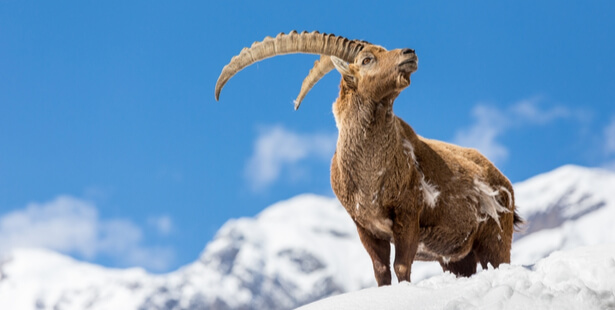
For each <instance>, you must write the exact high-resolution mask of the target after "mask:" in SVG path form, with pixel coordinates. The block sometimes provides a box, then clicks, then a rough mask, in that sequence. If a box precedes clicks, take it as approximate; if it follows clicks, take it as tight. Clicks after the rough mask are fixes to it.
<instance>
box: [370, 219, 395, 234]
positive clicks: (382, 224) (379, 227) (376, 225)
mask: <svg viewBox="0 0 615 310" xmlns="http://www.w3.org/2000/svg"><path fill="white" fill-rule="evenodd" d="M370 224H371V226H372V231H373V230H375V231H379V232H383V233H385V234H386V235H388V236H393V221H391V219H384V220H383V219H379V220H374V221H371V223H370Z"/></svg>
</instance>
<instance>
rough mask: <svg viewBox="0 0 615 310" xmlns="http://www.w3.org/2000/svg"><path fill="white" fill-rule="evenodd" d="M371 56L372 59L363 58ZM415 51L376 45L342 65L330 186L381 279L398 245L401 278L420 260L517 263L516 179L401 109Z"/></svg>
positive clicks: (459, 264)
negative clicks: (423, 131)
mask: <svg viewBox="0 0 615 310" xmlns="http://www.w3.org/2000/svg"><path fill="white" fill-rule="evenodd" d="M366 57H367V58H371V62H369V63H368V64H363V60H364V59H365V58H366ZM412 59H416V54H414V51H411V50H408V49H406V50H399V49H398V50H392V51H387V50H385V49H384V48H381V47H378V46H374V45H370V46H368V47H366V48H365V49H364V50H363V51H361V53H359V55H358V56H357V57H356V58H355V62H354V63H352V64H349V65H348V66H347V67H344V66H339V64H336V67H337V68H338V71H340V72H341V73H342V82H341V86H340V95H339V98H338V99H337V100H336V102H335V103H334V105H333V112H334V115H335V120H336V123H337V127H338V129H339V137H338V141H337V149H336V152H335V155H334V156H333V160H332V165H331V184H332V187H333V190H334V192H335V194H336V196H337V197H338V199H339V200H340V202H341V204H342V205H343V206H344V207H345V208H346V210H347V211H348V213H349V214H350V216H351V217H352V219H353V220H354V222H355V223H356V225H357V230H358V232H359V236H360V238H361V242H362V243H363V245H364V246H365V249H366V250H367V252H368V254H369V255H370V257H371V259H372V262H373V267H374V274H375V277H376V281H377V282H378V285H379V286H380V285H387V284H390V283H391V270H390V262H389V255H390V243H393V244H394V246H395V261H394V271H395V273H396V275H397V278H398V279H399V281H410V273H411V265H412V262H413V261H414V260H430V261H431V260H433V261H438V262H440V264H441V265H442V268H443V270H445V271H451V272H453V273H454V274H456V275H458V276H470V275H472V274H474V273H475V272H476V265H477V263H480V264H481V265H482V266H483V267H484V268H485V267H487V264H491V265H493V266H494V267H498V266H499V265H500V264H501V263H509V262H510V247H511V242H512V234H513V230H514V228H513V226H514V224H515V223H518V222H519V221H520V219H519V218H518V216H516V213H515V211H514V205H515V204H514V194H513V188H512V186H511V183H510V182H509V180H508V179H507V178H506V177H505V176H504V175H502V173H501V172H500V171H499V170H498V169H497V168H496V167H495V166H494V165H493V164H492V163H491V162H489V160H487V159H486V158H485V157H484V156H482V155H481V154H480V153H479V152H477V151H476V150H474V149H468V148H463V147H459V146H456V145H452V144H448V143H445V142H441V141H436V140H430V139H426V138H423V137H420V136H418V135H417V134H416V133H415V132H414V130H413V129H412V128H411V127H410V126H409V125H408V124H406V123H405V122H404V121H403V120H401V119H400V118H398V117H396V116H395V115H394V114H393V102H394V100H395V98H396V97H397V96H398V95H399V93H400V92H401V91H402V90H403V89H404V88H406V87H407V86H408V85H410V74H411V73H412V72H414V71H415V70H416V63H414V64H413V63H410V64H407V62H408V61H409V60H412ZM417 60H418V59H417ZM402 63H406V64H402ZM438 193H439V194H438Z"/></svg>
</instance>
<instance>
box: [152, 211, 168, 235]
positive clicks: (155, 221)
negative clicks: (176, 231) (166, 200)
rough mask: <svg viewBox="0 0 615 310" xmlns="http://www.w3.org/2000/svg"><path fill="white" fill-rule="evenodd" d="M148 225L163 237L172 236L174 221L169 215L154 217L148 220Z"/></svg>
mask: <svg viewBox="0 0 615 310" xmlns="http://www.w3.org/2000/svg"><path fill="white" fill-rule="evenodd" d="M147 223H148V224H149V225H150V226H152V227H154V229H156V231H157V232H158V233H159V234H161V235H163V236H166V235H168V234H170V233H171V231H172V230H173V220H171V217H170V216H168V215H161V216H152V217H150V218H148V219H147Z"/></svg>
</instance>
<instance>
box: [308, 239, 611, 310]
mask: <svg viewBox="0 0 615 310" xmlns="http://www.w3.org/2000/svg"><path fill="white" fill-rule="evenodd" d="M613 274H615V245H602V246H593V247H581V248H577V249H574V250H570V251H565V252H555V253H553V254H551V255H550V256H549V257H548V258H546V259H543V260H541V261H539V262H538V263H537V264H536V265H535V266H534V267H532V268H530V269H528V268H524V267H522V266H515V265H503V266H500V268H499V269H495V270H494V269H491V270H485V271H483V272H480V273H478V274H476V275H474V276H473V277H471V278H459V279H458V278H455V276H454V275H452V274H450V273H444V274H442V275H438V276H435V277H432V278H430V279H427V280H423V281H421V282H418V283H417V284H411V283H408V282H402V283H399V284H396V285H391V286H385V287H380V288H369V289H365V290H361V291H357V292H352V293H347V294H344V295H339V296H335V297H330V298H327V299H323V300H320V301H318V302H315V303H312V304H309V305H307V306H304V307H301V308H299V309H301V310H324V309H338V310H344V309H352V310H360V309H391V310H392V309H425V310H427V309H614V308H615V294H614V292H615V279H614V278H613Z"/></svg>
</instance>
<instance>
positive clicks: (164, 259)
mask: <svg viewBox="0 0 615 310" xmlns="http://www.w3.org/2000/svg"><path fill="white" fill-rule="evenodd" d="M142 241H143V231H142V230H141V228H139V227H138V226H137V225H136V224H134V223H133V222H131V221H129V220H125V219H108V220H107V219H101V218H100V217H99V215H98V210H97V209H96V206H95V205H94V204H92V203H90V202H87V201H84V200H81V199H78V198H74V197H71V196H60V197H57V198H56V199H54V200H52V201H49V202H46V203H32V204H29V205H27V206H26V207H25V208H23V209H19V210H15V211H12V212H10V213H7V214H4V215H3V216H2V217H0V253H3V252H6V251H9V250H11V249H12V248H17V247H43V248H48V249H52V250H56V251H59V252H63V253H67V254H74V255H79V256H82V257H84V258H86V259H93V258H95V257H97V256H98V255H105V256H108V257H111V258H113V259H115V260H116V261H117V262H118V263H119V264H120V265H124V266H142V267H145V268H147V269H150V270H156V271H162V270H166V269H167V268H168V267H169V265H170V263H171V262H172V260H173V259H174V252H173V250H172V249H171V248H168V247H146V246H143V245H142Z"/></svg>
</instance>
